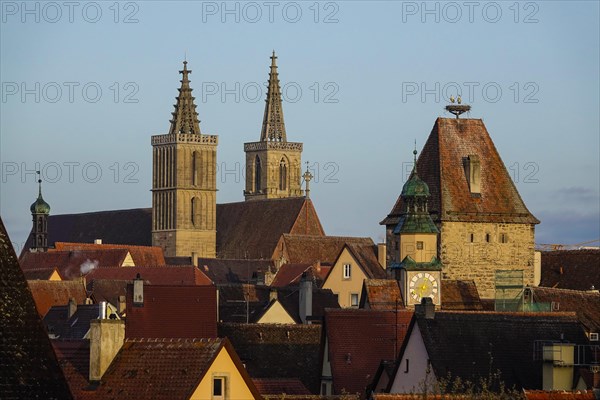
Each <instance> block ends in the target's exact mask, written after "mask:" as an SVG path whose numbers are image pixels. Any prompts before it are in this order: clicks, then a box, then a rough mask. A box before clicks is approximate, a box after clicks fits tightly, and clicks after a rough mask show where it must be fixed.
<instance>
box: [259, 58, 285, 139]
mask: <svg viewBox="0 0 600 400" xmlns="http://www.w3.org/2000/svg"><path fill="white" fill-rule="evenodd" d="M276 59H277V56H276V55H275V50H273V55H272V56H271V69H270V71H269V82H268V86H267V99H266V103H265V113H264V116H263V125H262V130H261V132H260V140H261V141H263V142H267V141H274V142H287V137H286V134H285V123H284V121H283V107H282V104H281V89H280V87H279V73H278V72H277V63H276V61H275V60H276Z"/></svg>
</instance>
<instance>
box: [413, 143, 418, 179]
mask: <svg viewBox="0 0 600 400" xmlns="http://www.w3.org/2000/svg"><path fill="white" fill-rule="evenodd" d="M413 173H414V174H415V175H416V174H417V139H415V149H414V150H413Z"/></svg>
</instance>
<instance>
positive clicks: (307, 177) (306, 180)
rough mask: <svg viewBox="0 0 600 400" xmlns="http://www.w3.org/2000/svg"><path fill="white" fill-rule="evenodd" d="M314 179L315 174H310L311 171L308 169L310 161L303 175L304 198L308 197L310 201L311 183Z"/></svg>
mask: <svg viewBox="0 0 600 400" xmlns="http://www.w3.org/2000/svg"><path fill="white" fill-rule="evenodd" d="M312 178H313V174H311V173H310V169H309V167H308V161H307V162H306V171H305V172H304V174H303V175H302V179H304V184H305V188H304V197H306V198H307V199H310V181H311V180H312Z"/></svg>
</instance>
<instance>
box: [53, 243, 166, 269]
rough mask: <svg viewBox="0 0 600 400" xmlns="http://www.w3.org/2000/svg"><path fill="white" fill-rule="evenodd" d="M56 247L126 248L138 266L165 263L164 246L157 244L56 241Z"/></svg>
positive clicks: (83, 248) (69, 249)
mask: <svg viewBox="0 0 600 400" xmlns="http://www.w3.org/2000/svg"><path fill="white" fill-rule="evenodd" d="M54 247H55V249H56V250H57V251H77V250H110V249H126V250H128V251H129V254H131V258H132V259H133V262H134V264H135V265H137V266H140V267H145V266H150V265H164V264H165V257H164V255H163V251H162V248H161V247H157V246H135V245H128V244H104V243H103V244H95V243H68V242H56V243H54ZM50 251H53V250H50Z"/></svg>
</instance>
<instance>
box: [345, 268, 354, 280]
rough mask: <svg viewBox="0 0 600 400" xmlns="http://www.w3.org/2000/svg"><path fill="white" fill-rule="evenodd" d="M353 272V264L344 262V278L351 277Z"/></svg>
mask: <svg viewBox="0 0 600 400" xmlns="http://www.w3.org/2000/svg"><path fill="white" fill-rule="evenodd" d="M351 272H352V266H351V265H350V264H344V279H350V274H351Z"/></svg>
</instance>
